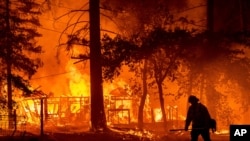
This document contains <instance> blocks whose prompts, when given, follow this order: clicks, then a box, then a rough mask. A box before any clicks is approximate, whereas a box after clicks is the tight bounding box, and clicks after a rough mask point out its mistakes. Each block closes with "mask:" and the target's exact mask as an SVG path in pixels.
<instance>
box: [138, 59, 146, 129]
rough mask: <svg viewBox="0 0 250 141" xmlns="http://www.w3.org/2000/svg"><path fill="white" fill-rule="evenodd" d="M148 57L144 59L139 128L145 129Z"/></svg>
mask: <svg viewBox="0 0 250 141" xmlns="http://www.w3.org/2000/svg"><path fill="white" fill-rule="evenodd" d="M147 64H148V61H147V59H144V66H143V70H142V71H143V72H142V87H143V92H142V97H141V101H140V105H139V111H138V128H139V129H143V111H144V110H143V109H144V105H145V101H146V98H147V93H148V88H147Z"/></svg>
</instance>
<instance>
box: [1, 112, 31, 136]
mask: <svg viewBox="0 0 250 141" xmlns="http://www.w3.org/2000/svg"><path fill="white" fill-rule="evenodd" d="M26 119H27V118H26V117H25V116H17V114H16V112H15V111H13V112H12V114H11V115H9V114H4V115H0V136H22V135H24V134H25V132H26V121H27V120H26Z"/></svg>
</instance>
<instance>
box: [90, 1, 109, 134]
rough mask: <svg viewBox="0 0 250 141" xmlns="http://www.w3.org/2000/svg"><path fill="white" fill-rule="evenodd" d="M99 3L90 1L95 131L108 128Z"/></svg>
mask: <svg viewBox="0 0 250 141" xmlns="http://www.w3.org/2000/svg"><path fill="white" fill-rule="evenodd" d="M99 3H100V1H99V0H90V1H89V16H90V83H91V124H92V130H93V131H99V130H106V129H107V125H106V116H105V111H104V100H103V86H102V64H101V43H100V9H99Z"/></svg>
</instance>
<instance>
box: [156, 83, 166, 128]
mask: <svg viewBox="0 0 250 141" xmlns="http://www.w3.org/2000/svg"><path fill="white" fill-rule="evenodd" d="M157 85H158V91H159V99H160V105H161V112H162V119H163V126H164V129H165V130H166V129H167V116H166V112H165V104H164V97H163V89H162V83H161V82H157Z"/></svg>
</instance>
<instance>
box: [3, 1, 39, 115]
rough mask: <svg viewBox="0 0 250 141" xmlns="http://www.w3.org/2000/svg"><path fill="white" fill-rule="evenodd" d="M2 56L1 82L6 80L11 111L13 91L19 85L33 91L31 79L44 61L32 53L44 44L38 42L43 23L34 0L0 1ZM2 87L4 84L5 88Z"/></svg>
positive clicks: (36, 52) (35, 52)
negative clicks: (30, 83) (37, 43)
mask: <svg viewBox="0 0 250 141" xmlns="http://www.w3.org/2000/svg"><path fill="white" fill-rule="evenodd" d="M0 9H1V10H0V21H1V25H0V29H1V35H0V36H1V39H0V45H1V50H0V54H1V55H0V59H1V64H2V67H1V74H2V75H1V82H3V80H7V81H6V83H4V84H3V85H1V87H3V86H4V85H5V84H7V97H8V109H9V115H10V116H11V115H12V114H11V112H12V109H13V105H12V95H13V94H12V92H13V87H12V86H14V87H16V88H18V89H20V90H22V91H23V92H24V94H28V95H29V94H31V90H30V89H29V83H28V79H29V78H30V77H31V76H32V75H33V74H35V73H36V71H37V69H38V68H39V67H41V66H42V62H41V60H40V59H39V58H36V56H32V54H39V53H41V52H42V47H41V46H39V45H36V38H37V37H40V36H41V35H40V34H39V33H38V32H37V31H36V27H38V26H40V23H39V20H38V16H39V15H40V11H39V4H38V3H36V2H35V1H33V0H27V1H10V0H4V1H1V2H0ZM2 89H3V88H2Z"/></svg>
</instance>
